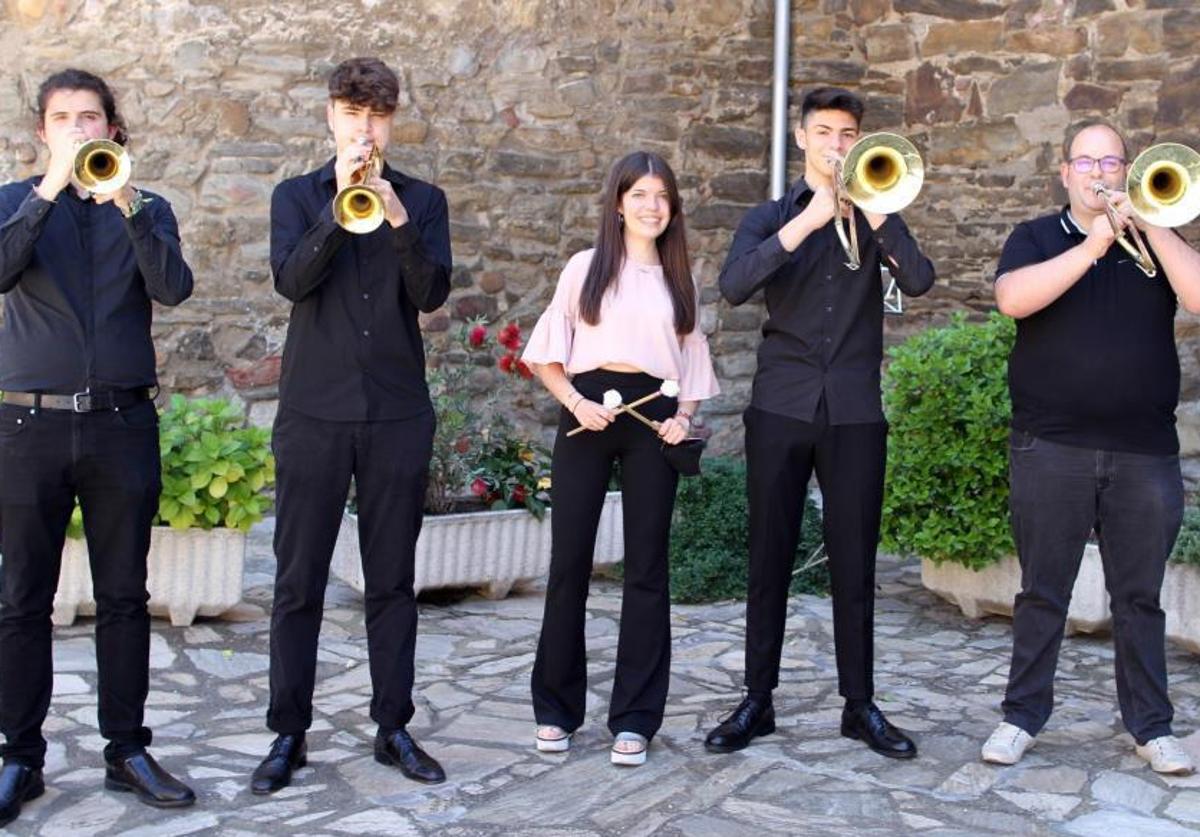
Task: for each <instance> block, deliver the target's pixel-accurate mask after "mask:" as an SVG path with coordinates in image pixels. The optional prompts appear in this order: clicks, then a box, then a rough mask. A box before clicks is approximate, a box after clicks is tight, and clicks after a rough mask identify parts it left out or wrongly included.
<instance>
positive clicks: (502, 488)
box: [470, 426, 550, 520]
mask: <svg viewBox="0 0 1200 837" xmlns="http://www.w3.org/2000/svg"><path fill="white" fill-rule="evenodd" d="M492 435H493V437H494V438H493V439H492V440H491V441H490V442H489V443H487V444H486V446H485V447H484V449H483V452H482V454H481V455H480V457H479V459H478V460H477V462H478V464H477V465H476V466H475V468H474V469H473V470H472V471H471V475H470V476H471V493H472V494H474V495H475V496H476V497H478V498H479V499H480V500H482V501H483V502H484V503H485V504H487V506H488V508H490V509H492V510H494V511H496V510H501V509H519V508H525V509H528V510H529V512H530V513H531V514H532V515H533V516H534V517H536V518H537V519H538V520H541V519H542V518H543V517H545V515H546V507H547V506H548V505H549V503H550V495H549V493H548V492H549V489H550V454H549V452H548V451H547V450H546V449H545V448H543V447H542V446H540V445H535V444H533V443H531V442H527V441H525V440H524V439H522V438H520V437H518V436H515V435H511V434H510V433H509V432H508V430H507V427H506V426H504V427H503V429H502V432H501V433H500V434H499V435H497V434H495V433H493V434H492Z"/></svg>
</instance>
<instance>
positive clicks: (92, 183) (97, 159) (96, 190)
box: [74, 139, 131, 195]
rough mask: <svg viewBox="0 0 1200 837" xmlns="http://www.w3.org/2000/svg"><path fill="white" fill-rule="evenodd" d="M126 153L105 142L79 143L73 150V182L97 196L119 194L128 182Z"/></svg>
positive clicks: (127, 154) (112, 143) (110, 141)
mask: <svg viewBox="0 0 1200 837" xmlns="http://www.w3.org/2000/svg"><path fill="white" fill-rule="evenodd" d="M130 168H131V167H130V164H129V152H128V151H126V150H125V148H124V146H122V145H120V144H118V143H115V142H113V141H112V140H107V139H94V140H88V141H87V142H84V143H81V144H80V146H79V148H77V149H76V150H75V168H74V176H75V182H77V183H78V184H79V185H80V186H82V187H83V188H84V189H86V190H87V191H89V192H92V193H93V194H96V195H108V194H111V193H112V192H116V191H119V190H120V189H121V188H122V187H123V186H124V185H125V184H126V183H128V182H129V174H130Z"/></svg>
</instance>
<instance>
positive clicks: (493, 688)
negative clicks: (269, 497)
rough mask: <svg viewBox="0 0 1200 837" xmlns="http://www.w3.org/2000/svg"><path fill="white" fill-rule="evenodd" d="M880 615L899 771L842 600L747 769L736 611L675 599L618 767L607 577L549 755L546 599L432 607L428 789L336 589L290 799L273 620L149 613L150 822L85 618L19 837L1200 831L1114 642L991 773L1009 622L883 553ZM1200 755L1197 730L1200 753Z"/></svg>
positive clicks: (64, 653) (1080, 656)
mask: <svg viewBox="0 0 1200 837" xmlns="http://www.w3.org/2000/svg"><path fill="white" fill-rule="evenodd" d="M272 567H273V559H272V558H271V553H270V521H267V523H266V524H264V525H263V526H260V527H259V528H257V529H256V530H255V532H254V533H252V537H251V544H250V554H249V557H248V565H247V574H246V587H247V600H248V601H249V602H251V603H253V604H257V605H259V606H261V607H263V608H266V607H268V606H269V597H270V587H271V580H272V575H271V573H272ZM880 579H881V585H882V587H881V590H880V594H879V602H878V611H877V613H878V615H877V622H878V627H877V637H878V638H877V652H876V656H877V676H876V682H877V685H878V689H879V693H878V699H879V702H880V704H881V705H882V706H883V707H884V708H885V710H887V711H888V712H889V713H890V716H891V718H892V720H894V721H895V722H897V724H898V725H899V726H901V727H903V728H905V729H908V730H910V731H912V732H913V733H914V734H915V736H916V738H917V740H918V743H919V745H920V748H921V755H920V757H919V758H918V759H916V760H915V761H913V762H907V763H903V762H902V763H895V762H891V761H889V760H887V759H884V758H882V757H880V756H877V755H875V754H873V753H871V752H870V751H868V750H867V749H865V748H864V747H863V746H862V745H861V744H858V743H855V742H851V741H848V740H846V739H843V738H840V737H839V736H838V734H837V725H838V717H839V710H840V705H841V704H840V699H839V698H838V696H837V688H836V682H835V676H834V658H833V645H832V623H831V619H830V605H829V601H828V600H824V599H819V598H814V597H800V598H796V599H794V600H793V601H792V604H791V619H790V622H789V631H788V643H787V645H786V647H785V649H784V662H783V677H782V680H783V682H782V685H781V687H780V689H779V691H778V693H777V709H778V711H779V731H778V733H777V734H775V735H773V736H769V737H767V738H764V739H760V740H759V742H758V743H756V744H754V745H753V746H752V747H750V748H749V749H748V750H746V751H743V752H742V753H737V754H732V755H725V756H713V755H708V754H706V753H705V752H704V750H703V747H702V741H703V736H704V733H705V731H706V730H707V729H708V728H709V726H710V725H711V724H712V723H713V722H714V721H715V719H716V718H717V717H718V716H719V715H720V714H721V713H722V712H723V711H725V710H727V709H728V708H729V707H730V706H731V705H733V704H734V703H735V702H736V701H737V700H738V697H739V683H740V680H741V675H740V670H741V666H742V653H741V638H742V628H743V624H744V621H743V616H744V611H743V607H742V605H741V604H737V603H731V604H717V605H705V606H691V607H677V608H675V610H674V612H673V624H674V637H675V643H674V662H673V668H672V681H671V694H670V703H669V706H668V709H667V720H666V724H665V726H664V728H663V730H662V732H661V734H660V735H659V737H658V738H656V739H655V741H654V743H653V746H652V748H651V751H650V760H649V762H648V763H647V764H646V766H644V767H641V768H635V769H630V768H623V769H622V768H616V767H613V766H612V765H610V764H609V762H608V749H607V748H608V746H609V735H608V732H607V730H606V728H605V725H604V719H605V710H606V700H605V698H606V696H607V694H608V692H609V689H610V686H611V678H612V669H613V662H614V657H615V649H616V631H617V616H618V613H619V603H620V598H619V591H618V589H617V588H616V587H615V586H613V585H612V584H610V583H598V584H597V585H596V587H595V588H594V595H593V596H592V598H591V600H590V608H591V611H590V619H589V620H588V635H589V651H590V654H591V663H590V665H589V672H590V677H591V691H590V693H589V712H588V716H589V717H588V722H587V724H586V725H585V726H584V727H583V729H582V730H581V731H580V733H579V735H577V736H576V740H575V745H574V747H573V749H572V751H571V753H570V754H569V755H565V756H560V755H540V754H538V753H537V752H536V751H535V750H534V748H533V747H532V744H531V743H532V734H533V719H532V713H531V710H530V706H529V697H528V679H529V671H530V668H531V666H532V663H533V652H534V647H535V643H536V640H537V634H538V628H539V619H540V616H541V608H542V599H541V596H540V595H539V594H538V593H537V592H536V591H533V592H526V593H521V594H515V595H513V596H511V597H510V598H508V599H506V600H504V601H499V602H492V601H486V600H483V599H480V598H468V599H466V600H463V601H459V602H457V603H454V604H448V605H440V606H435V605H425V606H423V607H422V613H421V623H420V631H421V633H420V641H419V642H418V646H417V659H418V667H417V685H418V693H417V697H416V701H417V705H418V709H417V715H416V718H415V719H414V721H413V723H412V725H411V727H410V728H411V729H412V731H413V732H414V733H415V735H416V736H417V738H418V740H419V741H421V742H422V743H423V744H425V745H426V746H427V747H428V749H429V750H430V751H431V752H432V753H433V754H435V755H436V756H437V757H438V758H439V759H441V761H442V763H443V764H444V765H445V767H446V769H447V772H448V773H449V775H450V781H448V782H447V783H446V784H445V785H441V786H438V787H434V788H426V787H423V786H419V785H416V784H414V783H412V782H409V781H406V780H405V779H404V778H403V777H401V776H400V775H399V773H398V772H396V771H395V770H393V769H390V768H386V767H383V766H381V765H378V764H376V763H375V762H374V760H373V759H372V757H371V742H372V738H373V735H374V732H375V730H374V726H373V725H372V723H371V722H370V720H369V718H368V706H369V702H370V689H369V679H368V670H367V660H366V645H365V641H364V629H363V618H362V612H361V606H360V604H359V603H358V602H357V601H356V597H355V595H354V594H353V593H352V592H351V591H350V590H349V588H347V587H345V586H343V585H341V584H337V583H335V584H332V585H331V587H330V592H329V596H328V600H327V609H326V614H325V616H326V619H325V627H324V632H323V634H322V640H321V651H320V660H321V665H320V671H319V676H320V680H319V683H318V691H317V696H316V723H315V725H314V728H313V730H312V731H311V732H310V734H309V745H310V753H309V763H310V766H309V767H307V768H305V769H303V770H300V771H298V772H297V774H296V778H295V782H294V784H293V786H292V787H290V788H288V789H286V790H284V791H282V792H280V793H278V794H276V795H275V796H273V797H269V798H261V797H256V796H252V795H251V794H250V793H249V792H248V790H247V789H246V784H247V779H248V777H249V774H250V772H251V770H252V769H253V768H254V766H255V764H256V763H257V762H258V759H259V758H260V757H261V756H262V755H263V754H264V753H265V751H266V749H267V746H268V744H269V743H270V740H271V736H270V735H269V733H267V731H266V730H265V728H264V726H263V718H264V712H265V703H266V695H267V621H266V618H265V616H262V617H260V618H257V619H254V620H251V621H245V622H221V621H205V622H201V623H198V624H197V625H195V626H193V627H190V628H178V629H177V628H171V627H170V626H169V625H168V624H167V623H165V622H162V621H156V622H155V633H154V640H153V646H152V652H151V653H152V659H151V665H152V668H153V671H152V678H151V693H150V699H149V706H148V711H147V722H148V723H149V724H150V725H151V726H152V727H153V728H154V730H155V746H154V749H153V752H154V753H155V755H156V756H157V757H158V758H159V759H160V760H161V761H162V762H163V764H164V765H166V766H168V767H169V768H170V769H172V770H174V771H176V772H177V774H179V775H181V776H182V777H183V778H185V779H187V780H188V781H189V782H190V783H191V784H192V785H193V787H195V789H196V791H197V793H198V794H199V803H198V804H197V806H196V807H195V808H193V809H188V810H185V811H183V812H174V813H172V812H164V811H157V810H154V809H151V808H147V807H145V806H143V805H140V804H139V803H137V802H136V801H134V800H133V799H131V798H130V797H127V796H123V795H120V794H114V793H110V792H107V791H105V790H103V789H102V786H101V784H102V778H103V771H102V766H101V765H102V759H101V755H100V750H101V748H102V746H103V741H102V739H101V738H100V737H99V735H98V734H97V732H96V708H95V706H96V702H95V662H94V656H93V642H92V628H93V623H92V621H91V620H84V621H81V622H80V623H77V624H76V625H75V626H73V627H71V628H68V629H60V630H59V631H58V632H57V642H56V645H55V649H56V650H55V653H56V662H57V672H58V674H57V675H56V681H55V694H54V702H53V707H52V710H51V717H50V719H49V721H48V723H47V734H48V737H49V738H50V740H51V745H50V752H49V758H48V763H47V769H46V778H47V786H48V787H47V793H46V795H45V796H44V797H42V798H41V799H39V800H37V801H36V802H33V803H30V804H29V805H27V806H26V809H25V811H24V813H23V814H22V817H21V818H20V819H19V820H17V822H15V823H14V824H13V825H12V826H10V828H11V830H12V831H13V832H14V833H20V834H39V835H54V837H59V835H63V836H64V837H65V835H77V834H89V835H109V834H126V835H179V834H192V833H211V834H220V835H249V834H263V833H268V834H328V835H337V834H362V835H365V834H393V835H406V834H432V833H436V834H439V835H443V834H444V835H463V836H464V837H466V835H486V834H501V833H503V834H528V835H592V834H597V835H598V834H627V835H649V834H663V835H741V834H821V835H825V834H833V835H843V834H844V835H851V834H853V835H870V834H880V835H883V834H887V835H891V834H897V833H910V832H911V833H921V834H931V835H949V834H1006V835H1007V834H1050V833H1063V834H1083V835H1090V834H1094V835H1104V837H1121V836H1122V835H1138V836H1139V837H1150V836H1151V835H1168V834H1187V833H1197V831H1195V830H1194V829H1200V776H1196V777H1189V778H1184V779H1164V778H1160V777H1158V776H1156V775H1154V774H1153V773H1151V772H1150V771H1149V770H1148V769H1147V768H1145V767H1144V766H1143V765H1142V763H1141V762H1140V761H1139V760H1138V759H1137V758H1136V757H1135V756H1134V755H1133V751H1132V743H1131V739H1130V738H1129V737H1128V736H1127V735H1126V734H1125V733H1123V732H1122V731H1121V728H1120V723H1119V721H1118V720H1117V718H1116V714H1115V713H1116V710H1115V691H1114V686H1113V680H1112V673H1111V672H1112V649H1111V646H1110V643H1109V641H1108V640H1106V639H1101V640H1096V639H1087V638H1071V639H1068V640H1067V641H1066V642H1065V643H1064V648H1063V656H1062V662H1061V665H1060V676H1059V680H1058V699H1059V702H1060V703H1059V706H1058V708H1057V710H1056V713H1055V716H1054V718H1053V719H1052V720H1051V726H1050V728H1049V729H1048V730H1047V732H1045V733H1044V734H1043V735H1042V736H1041V738H1040V740H1039V742H1038V746H1037V747H1036V748H1035V749H1034V750H1032V751H1031V752H1030V753H1029V754H1028V755H1027V756H1026V758H1025V760H1024V762H1023V763H1022V764H1021V765H1019V766H1016V767H1011V768H998V767H992V766H988V765H984V764H982V763H980V762H979V760H978V753H979V745H980V743H981V742H982V740H983V739H984V738H985V737H986V736H987V735H988V733H989V732H990V731H991V729H992V727H993V725H994V724H995V722H996V721H997V719H998V716H997V704H998V702H999V699H1000V695H1001V692H1002V689H1003V684H1004V675H1005V671H1006V668H1007V665H1008V651H1009V627H1008V623H1007V622H1006V621H1003V620H988V621H984V622H968V621H967V620H965V619H963V618H962V617H961V616H960V615H959V614H958V612H957V611H956V610H954V609H952V608H951V607H950V606H948V605H946V604H944V603H942V602H940V601H939V600H937V599H935V598H934V597H933V596H932V595H930V594H929V593H927V592H925V591H924V590H923V589H922V588H921V587H920V584H919V580H918V573H917V568H916V565H915V564H911V563H901V562H898V561H895V560H891V559H884V560H883V561H882V563H881V572H880ZM1170 666H1171V675H1172V677H1171V686H1172V695H1173V696H1174V698H1175V701H1176V715H1177V718H1178V719H1179V723H1178V730H1177V731H1178V732H1180V733H1181V734H1189V733H1193V730H1194V729H1195V727H1196V718H1197V709H1198V704H1200V678H1198V677H1197V667H1196V660H1195V658H1194V657H1193V656H1190V655H1188V654H1186V653H1183V652H1180V651H1177V650H1174V649H1173V650H1172V651H1171V654H1170ZM1186 744H1187V746H1188V747H1189V748H1190V749H1191V751H1192V752H1193V754H1194V755H1197V756H1200V733H1196V734H1192V735H1191V736H1190V737H1189V738H1188V739H1187V741H1186Z"/></svg>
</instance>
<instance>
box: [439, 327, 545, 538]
mask: <svg viewBox="0 0 1200 837" xmlns="http://www.w3.org/2000/svg"><path fill="white" fill-rule="evenodd" d="M457 343H458V349H459V350H460V351H461V353H462V358H461V360H464V361H466V362H456V363H443V364H439V365H438V366H436V367H434V368H431V369H430V371H429V378H428V380H429V394H430V398H431V400H432V401H433V409H434V413H435V414H436V415H437V430H436V432H435V433H434V438H433V455H432V457H431V458H430V463H429V484H428V488H427V490H426V493H425V510H426V511H428V512H431V513H434V514H444V513H446V512H448V511H450V510H451V509H452V508H453V507H454V505H455V504H456V502H458V501H459V499H460V498H461V497H462V496H463V495H465V494H466V493H467V491H468V487H470V491H471V493H472V494H474V495H475V496H476V497H478V498H480V499H481V500H483V501H484V502H485V503H487V505H488V506H489V507H491V508H521V507H524V508H527V509H529V510H530V511H531V512H533V513H534V514H535V515H536V516H537V517H538V518H539V519H540V518H541V517H542V514H543V513H544V511H545V508H546V505H547V503H548V502H549V495H548V494H546V493H545V488H544V487H543V488H539V487H538V485H539V482H540V481H541V480H542V478H543V477H545V476H546V475H547V474H548V472H549V454H548V453H547V452H546V451H545V449H544V448H542V447H540V446H537V445H533V444H531V443H529V442H527V441H524V440H522V439H520V438H519V437H518V436H517V435H516V433H515V431H513V430H512V427H511V425H509V424H508V422H507V421H506V420H505V418H504V416H503V414H502V413H501V411H500V410H499V409H497V407H496V403H495V399H496V398H497V397H498V396H499V395H500V394H503V393H504V392H505V386H506V385H508V384H510V383H511V382H514V381H522V380H528V379H530V378H532V377H533V372H532V370H530V368H529V367H528V366H527V365H526V364H525V362H524V361H522V360H520V359H519V358H518V353H519V351H520V349H521V330H520V328H519V327H518V326H517V325H516V324H515V323H509V324H508V325H505V326H504V327H503V328H500V329H499V330H498V331H497V333H496V335H495V343H496V345H497V346H498V347H499V348H500V354H499V356H498V357H495V358H491V357H489V358H487V365H488V366H491V367H492V368H493V369H495V370H498V372H499V373H500V374H501V375H502V380H503V383H501V384H500V385H498V386H497V387H495V388H493V389H492V390H491V397H488V398H482V399H481V398H479V397H477V396H476V395H474V394H473V392H472V387H471V386H470V378H471V373H472V370H473V369H476V368H478V367H479V366H480V365H481V364H480V363H478V362H475V363H472V362H471V361H472V360H476V361H479V360H483V359H484V355H485V354H487V353H490V352H491V351H492V349H491V347H490V345H489V344H490V343H491V341H490V340H489V334H488V326H487V323H486V322H485V321H484V320H483V319H476V320H472V321H470V322H468V323H466V324H464V326H463V328H462V330H461V331H460V332H459V334H458V337H457ZM427 354H429V355H432V353H430V352H427ZM529 456H532V459H529V458H527V457H529ZM531 473H532V474H535V475H536V476H533V477H530V474H531ZM547 479H548V478H547ZM518 485H520V486H522V488H521V489H518V488H517V486H518ZM481 486H482V488H481Z"/></svg>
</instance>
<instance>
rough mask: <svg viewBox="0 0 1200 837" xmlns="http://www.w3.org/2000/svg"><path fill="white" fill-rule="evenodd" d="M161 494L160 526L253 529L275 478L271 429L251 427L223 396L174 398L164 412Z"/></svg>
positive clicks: (161, 418)
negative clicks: (191, 398)
mask: <svg viewBox="0 0 1200 837" xmlns="http://www.w3.org/2000/svg"><path fill="white" fill-rule="evenodd" d="M158 436H159V445H160V447H161V449H162V484H163V490H162V496H161V498H160V499H159V504H158V516H157V517H156V518H155V520H154V523H155V525H159V526H161V525H167V526H171V527H172V528H175V529H187V528H190V527H197V528H200V529H212V528H214V527H227V528H229V529H241V530H242V531H246V530H248V529H249V528H250V527H251V526H253V525H254V524H255V523H257V522H258V521H259V520H262V517H263V513H264V512H265V511H266V510H267V509H268V508H269V507H270V505H271V499H270V498H269V497H268V496H266V494H264V493H263V489H264V488H266V487H267V486H269V485H271V484H273V483H274V482H275V458H274V457H273V456H271V444H270V439H271V433H270V431H269V430H267V429H265V428H262V427H247V426H246V422H245V417H244V416H243V415H242V412H241V410H239V409H237V408H236V407H234V406H233V405H232V404H230V403H229V402H228V401H224V400H221V399H193V400H188V399H187V398H184V397H183V396H182V395H174V396H172V397H171V406H170V407H169V408H168V409H166V410H163V411H162V412H161V413H160V414H159V425H158Z"/></svg>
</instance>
